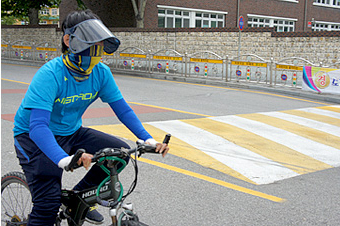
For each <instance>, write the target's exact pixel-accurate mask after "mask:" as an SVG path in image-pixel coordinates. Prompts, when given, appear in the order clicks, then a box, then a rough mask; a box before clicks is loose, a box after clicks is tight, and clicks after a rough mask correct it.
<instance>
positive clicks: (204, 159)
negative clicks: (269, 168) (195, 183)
mask: <svg viewBox="0 0 340 226" xmlns="http://www.w3.org/2000/svg"><path fill="white" fill-rule="evenodd" d="M144 127H145V129H146V130H147V131H148V132H149V133H150V134H151V135H152V136H153V137H154V138H155V139H156V140H158V141H162V139H163V138H164V135H163V134H165V132H164V131H162V130H160V129H158V128H156V127H154V126H151V125H148V124H144ZM169 147H170V153H171V154H173V155H176V156H178V157H181V158H184V159H187V160H189V161H192V162H195V163H197V164H200V165H202V166H204V167H208V168H210V169H214V170H217V171H220V172H222V173H225V174H227V175H230V176H232V177H236V178H239V179H241V180H244V181H247V182H249V183H253V184H254V182H253V181H251V180H249V179H248V178H247V177H245V176H243V175H242V174H240V173H239V172H237V171H235V170H233V169H231V168H230V167H228V166H226V165H224V164H223V163H221V162H220V161H218V160H216V159H214V158H212V157H211V156H209V155H207V154H205V153H204V152H202V151H201V150H199V149H197V148H195V147H193V146H191V145H190V144H188V143H186V142H183V141H182V140H180V139H179V138H177V137H171V141H170V144H169Z"/></svg>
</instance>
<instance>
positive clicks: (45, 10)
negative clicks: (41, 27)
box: [40, 9, 50, 15]
mask: <svg viewBox="0 0 340 226" xmlns="http://www.w3.org/2000/svg"><path fill="white" fill-rule="evenodd" d="M40 14H41V15H49V14H50V12H49V10H48V9H42V10H40Z"/></svg>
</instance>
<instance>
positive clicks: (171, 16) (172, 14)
mask: <svg viewBox="0 0 340 226" xmlns="http://www.w3.org/2000/svg"><path fill="white" fill-rule="evenodd" d="M226 14H227V12H218V11H208V10H200V9H191V8H180V7H173V6H158V27H164V28H181V27H187V28H189V27H191V28H193V27H224V26H225V15H226Z"/></svg>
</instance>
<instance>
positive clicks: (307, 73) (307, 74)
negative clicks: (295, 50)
mask: <svg viewBox="0 0 340 226" xmlns="http://www.w3.org/2000/svg"><path fill="white" fill-rule="evenodd" d="M302 78H303V82H304V83H305V84H306V85H307V87H308V88H310V89H311V90H313V91H316V92H319V93H321V90H319V88H318V87H317V86H316V85H315V83H314V81H313V75H312V67H311V66H304V67H303V77H302Z"/></svg>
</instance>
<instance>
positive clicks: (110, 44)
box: [65, 19, 120, 54]
mask: <svg viewBox="0 0 340 226" xmlns="http://www.w3.org/2000/svg"><path fill="white" fill-rule="evenodd" d="M65 34H69V35H70V46H69V48H70V49H71V51H72V52H73V53H80V52H82V51H84V50H85V49H87V48H89V47H91V46H93V45H94V44H95V43H97V42H101V41H104V51H105V52H106V53H108V54H111V53H113V52H115V51H116V50H117V49H118V47H119V45H120V41H119V40H118V39H117V38H116V36H114V35H113V34H112V33H111V31H110V30H109V29H108V28H107V27H105V25H104V24H103V23H102V22H101V21H100V20H98V19H91V20H85V21H83V22H81V23H79V24H77V25H75V26H73V27H71V28H67V29H66V30H65Z"/></svg>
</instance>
